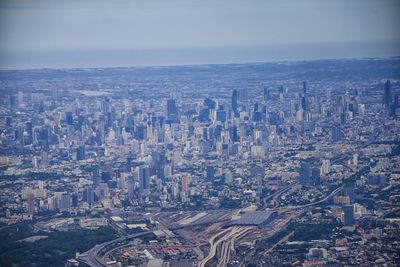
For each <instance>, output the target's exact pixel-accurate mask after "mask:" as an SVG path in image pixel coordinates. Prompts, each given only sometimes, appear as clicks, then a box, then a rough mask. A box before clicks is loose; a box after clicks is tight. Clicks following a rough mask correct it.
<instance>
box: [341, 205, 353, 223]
mask: <svg viewBox="0 0 400 267" xmlns="http://www.w3.org/2000/svg"><path fill="white" fill-rule="evenodd" d="M343 211H344V214H343V224H344V225H345V226H352V225H353V224H354V206H353V205H346V206H344V207H343Z"/></svg>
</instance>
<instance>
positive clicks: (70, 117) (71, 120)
mask: <svg viewBox="0 0 400 267" xmlns="http://www.w3.org/2000/svg"><path fill="white" fill-rule="evenodd" d="M65 122H66V123H67V124H68V125H73V124H74V115H73V114H72V111H67V113H66V114H65Z"/></svg>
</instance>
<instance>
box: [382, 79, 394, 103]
mask: <svg viewBox="0 0 400 267" xmlns="http://www.w3.org/2000/svg"><path fill="white" fill-rule="evenodd" d="M391 103H392V89H391V86H390V80H387V81H386V83H385V91H384V94H383V104H384V105H385V107H389V106H390V104H391Z"/></svg>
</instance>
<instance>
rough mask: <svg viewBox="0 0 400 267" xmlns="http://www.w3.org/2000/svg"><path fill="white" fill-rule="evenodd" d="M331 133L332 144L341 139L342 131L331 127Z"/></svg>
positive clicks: (336, 127)
mask: <svg viewBox="0 0 400 267" xmlns="http://www.w3.org/2000/svg"><path fill="white" fill-rule="evenodd" d="M331 133H332V142H338V141H340V140H341V139H342V131H341V130H340V128H339V127H338V126H332V128H331Z"/></svg>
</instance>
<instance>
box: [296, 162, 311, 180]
mask: <svg viewBox="0 0 400 267" xmlns="http://www.w3.org/2000/svg"><path fill="white" fill-rule="evenodd" d="M299 176H300V177H299V182H300V184H301V185H302V186H310V185H311V166H310V164H309V163H308V162H306V161H302V162H301V163H300V171H299Z"/></svg>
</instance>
